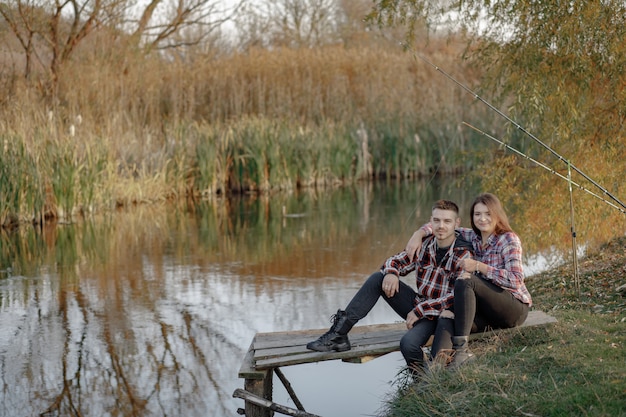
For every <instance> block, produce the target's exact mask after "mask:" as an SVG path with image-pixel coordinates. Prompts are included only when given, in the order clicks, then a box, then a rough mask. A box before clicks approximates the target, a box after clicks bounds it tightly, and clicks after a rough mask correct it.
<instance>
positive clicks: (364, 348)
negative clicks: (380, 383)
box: [233, 310, 557, 417]
mask: <svg viewBox="0 0 626 417" xmlns="http://www.w3.org/2000/svg"><path fill="white" fill-rule="evenodd" d="M556 322H557V319H556V318H555V317H552V316H550V315H548V314H546V313H545V312H543V311H541V310H531V311H530V312H529V314H528V318H527V319H526V321H525V322H524V323H523V324H522V325H521V326H518V327H514V328H510V329H495V330H490V331H486V332H481V333H473V334H471V335H470V340H477V339H483V338H486V337H489V336H492V335H496V334H503V333H507V332H514V331H521V330H523V329H524V328H527V327H537V326H546V325H549V324H552V323H556ZM327 330H328V329H314V330H298V331H290V332H270V333H257V334H256V335H255V336H254V338H253V340H252V343H251V344H250V348H249V349H248V351H247V352H246V355H245V356H244V359H243V361H242V364H241V367H240V369H239V378H243V379H244V389H243V390H241V389H237V390H236V391H235V393H233V396H234V397H237V398H242V399H243V400H244V401H245V410H241V409H240V410H238V411H239V413H240V414H242V413H245V415H246V416H247V417H271V416H272V415H273V412H274V411H276V412H279V413H283V414H287V415H292V416H298V417H313V416H314V415H313V414H309V413H307V412H306V411H304V410H303V409H302V410H294V409H291V408H289V407H285V406H280V405H278V404H275V403H273V402H272V391H273V386H272V385H273V375H274V370H275V369H277V370H278V368H279V367H280V366H289V365H297V364H304V363H312V362H320V361H327V360H336V359H340V360H342V361H344V362H353V363H363V362H366V361H368V360H371V359H375V358H377V357H380V356H382V355H385V354H387V353H391V352H395V351H398V350H399V349H400V343H399V342H400V339H401V337H402V335H403V334H404V333H405V332H406V327H404V323H393V324H374V325H366V326H357V327H354V328H353V329H352V331H351V332H350V341H351V344H352V349H350V350H348V351H345V352H314V351H310V350H308V349H306V343H307V342H308V341H311V340H314V339H316V338H317V337H319V336H320V335H321V334H323V333H324V332H326V331H327ZM283 379H284V378H281V382H282V383H283V384H287V385H289V384H288V382H285V381H284V380H283ZM286 388H289V387H286ZM235 394H237V395H235ZM260 400H264V401H260ZM297 403H298V402H296V404H297ZM299 408H300V407H299ZM290 413H296V414H290ZM298 413H299V414H298Z"/></svg>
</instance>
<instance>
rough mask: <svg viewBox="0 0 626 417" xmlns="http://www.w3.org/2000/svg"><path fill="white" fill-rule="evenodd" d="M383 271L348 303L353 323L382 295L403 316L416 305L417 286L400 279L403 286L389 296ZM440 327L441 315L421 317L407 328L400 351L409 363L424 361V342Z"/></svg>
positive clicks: (370, 280) (350, 318)
mask: <svg viewBox="0 0 626 417" xmlns="http://www.w3.org/2000/svg"><path fill="white" fill-rule="evenodd" d="M383 278H385V276H384V275H383V273H382V272H375V273H373V274H372V275H370V277H369V278H368V279H367V280H366V281H365V282H364V283H363V285H362V286H361V288H360V289H359V291H357V293H356V294H355V295H354V297H352V300H351V301H350V303H349V304H348V306H347V307H346V310H345V311H346V313H347V315H348V319H349V320H350V321H352V322H353V323H356V322H357V321H359V320H361V319H362V318H364V317H365V316H366V315H367V314H368V313H369V312H370V311H371V310H372V308H374V305H376V302H377V301H378V299H379V298H380V297H382V298H383V299H384V300H385V301H386V302H387V304H389V306H391V308H392V309H393V311H395V312H396V313H397V314H398V315H399V316H400V317H401V318H402V319H403V320H406V317H407V315H408V314H409V312H410V311H411V310H413V308H414V302H415V296H416V293H415V290H413V288H411V287H410V286H408V285H407V284H405V283H404V282H402V281H400V289H399V291H398V293H396V295H394V296H393V297H391V298H389V297H387V296H386V295H385V293H384V291H383ZM436 328H437V319H434V320H429V319H425V318H422V319H420V320H419V321H417V322H416V323H415V324H414V325H413V327H412V328H411V329H410V330H409V331H407V332H406V334H405V335H404V336H403V337H402V339H401V340H400V351H401V352H402V356H404V359H405V360H406V363H407V364H408V365H411V364H420V363H422V362H423V361H424V352H423V350H422V346H424V345H425V344H426V342H427V341H428V339H429V338H430V336H431V335H432V334H433V333H435V329H436Z"/></svg>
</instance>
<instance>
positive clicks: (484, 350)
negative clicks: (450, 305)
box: [384, 238, 626, 417]
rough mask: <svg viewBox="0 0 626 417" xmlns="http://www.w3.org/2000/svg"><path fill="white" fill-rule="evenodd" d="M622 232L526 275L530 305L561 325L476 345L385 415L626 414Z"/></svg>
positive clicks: (400, 397)
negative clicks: (576, 258) (579, 256)
mask: <svg viewBox="0 0 626 417" xmlns="http://www.w3.org/2000/svg"><path fill="white" fill-rule="evenodd" d="M625 265H626V238H619V239H617V240H614V241H612V242H610V243H609V244H607V245H604V246H603V247H602V248H600V250H598V251H597V252H595V253H593V254H589V255H588V256H587V257H585V259H583V260H582V261H581V262H580V296H579V295H578V291H577V290H576V287H575V285H574V278H573V276H572V275H573V274H572V267H571V265H565V266H563V267H559V268H557V269H554V270H551V271H547V272H545V273H541V274H538V275H534V276H532V277H529V278H528V279H527V282H528V287H529V289H530V291H531V293H532V294H533V298H534V303H535V307H536V308H538V309H541V310H544V311H548V312H549V313H550V314H552V315H554V316H555V317H556V318H557V319H558V323H556V324H554V325H551V326H550V327H547V328H536V329H526V330H524V331H516V332H513V333H512V334H508V335H506V336H494V337H491V338H490V339H488V340H483V341H477V342H474V343H473V346H472V350H473V351H474V352H475V353H477V354H478V356H479V359H478V360H476V361H475V362H474V363H473V364H470V365H468V366H466V367H464V368H463V369H461V370H460V371H459V372H458V373H451V372H448V371H439V372H435V373H433V374H432V375H430V376H429V377H428V378H427V379H426V380H424V381H423V382H421V383H417V384H414V385H406V383H405V382H404V380H403V378H401V377H399V379H398V381H397V382H398V385H399V391H398V393H397V395H396V397H395V398H392V399H390V401H389V403H388V404H387V406H386V410H385V413H384V415H385V416H388V417H389V416H397V417H404V416H407V417H408V416H412V417H415V416H451V415H453V416H456V415H468V416H469V415H472V416H474V415H475V416H478V415H480V416H484V417H489V416H493V417H500V416H607V417H608V416H624V415H626V406H625V405H626V353H625V352H626V350H625V349H626V293H625V290H624V289H622V290H618V287H620V286H623V285H624V284H626V269H625Z"/></svg>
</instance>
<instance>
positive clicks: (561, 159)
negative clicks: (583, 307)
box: [413, 52, 626, 209]
mask: <svg viewBox="0 0 626 417" xmlns="http://www.w3.org/2000/svg"><path fill="white" fill-rule="evenodd" d="M413 55H414V56H415V57H418V58H419V59H421V60H422V61H424V62H426V63H427V64H428V65H430V66H431V67H433V68H434V69H435V70H437V71H438V72H440V73H441V74H443V75H444V76H445V77H446V78H447V79H448V80H450V81H452V82H453V83H455V84H456V85H458V86H459V87H461V88H462V89H463V90H465V91H467V92H468V93H470V94H471V95H473V96H474V98H475V99H477V100H479V101H481V102H482V103H483V104H485V105H486V106H487V107H489V108H490V109H491V110H493V111H495V112H496V113H497V114H499V115H500V116H502V117H503V118H505V119H506V120H507V121H508V122H509V123H511V124H512V125H513V126H515V127H516V128H517V129H518V130H521V131H522V132H523V133H524V134H526V135H527V136H529V137H530V138H532V139H533V140H534V141H535V142H537V143H539V144H540V145H541V146H543V147H544V148H545V149H547V150H548V151H550V153H552V155H554V156H555V157H556V158H557V159H558V160H560V161H562V162H564V163H565V164H566V165H568V166H569V167H570V168H571V169H573V170H574V171H576V172H577V173H579V174H580V175H582V176H583V177H584V178H585V179H586V180H587V181H589V182H590V183H592V184H593V185H595V186H596V187H597V188H598V189H600V190H601V191H602V192H603V193H604V194H605V195H607V196H608V197H610V198H611V200H613V201H615V202H616V203H618V204H619V205H620V206H622V208H624V209H626V205H625V204H624V203H623V202H621V201H620V200H619V199H618V198H617V197H615V196H614V195H613V194H611V193H610V192H609V191H608V190H607V189H606V188H604V187H602V186H601V185H600V184H598V183H597V182H595V181H594V180H593V179H592V178H590V177H589V176H587V174H585V173H584V172H582V171H581V170H580V169H578V168H576V166H574V165H573V164H571V163H570V162H569V161H567V160H566V159H565V158H563V157H562V156H561V155H559V154H558V153H557V152H556V151H555V150H553V149H552V148H551V147H549V146H548V145H546V144H545V143H543V142H542V141H541V140H539V139H538V138H537V137H536V136H535V135H533V134H532V133H530V132H529V131H528V130H526V129H525V128H524V127H523V126H521V125H520V124H519V123H517V122H516V121H515V120H513V119H511V118H510V117H509V116H507V115H506V114H504V113H503V112H502V111H500V110H499V109H498V108H496V107H495V106H493V105H492V104H491V103H489V102H488V101H486V100H485V99H483V98H482V97H481V96H479V95H478V94H477V93H475V92H474V91H472V90H471V89H470V88H469V87H467V86H466V85H465V84H463V83H461V82H460V81H458V80H456V79H455V78H454V77H452V76H451V75H450V74H448V73H447V72H445V71H444V70H442V69H441V68H439V67H438V66H437V65H435V64H433V63H432V62H430V61H429V60H427V59H426V58H424V57H423V56H422V55H420V54H418V53H417V52H414V53H413Z"/></svg>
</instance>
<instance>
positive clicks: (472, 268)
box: [461, 258, 483, 274]
mask: <svg viewBox="0 0 626 417" xmlns="http://www.w3.org/2000/svg"><path fill="white" fill-rule="evenodd" d="M481 265H483V264H482V263H481V262H478V261H477V260H476V259H472V258H465V259H463V260H462V261H461V267H462V268H463V270H465V271H466V272H469V273H470V274H473V273H476V272H480V266H481Z"/></svg>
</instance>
